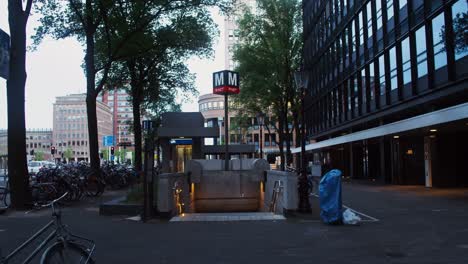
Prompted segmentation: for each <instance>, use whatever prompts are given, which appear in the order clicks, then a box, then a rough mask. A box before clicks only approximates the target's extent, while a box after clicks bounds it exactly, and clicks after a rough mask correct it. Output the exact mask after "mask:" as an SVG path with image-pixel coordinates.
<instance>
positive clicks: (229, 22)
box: [224, 0, 256, 70]
mask: <svg viewBox="0 0 468 264" xmlns="http://www.w3.org/2000/svg"><path fill="white" fill-rule="evenodd" d="M245 8H250V10H251V11H252V12H255V9H256V1H255V0H239V1H236V7H235V8H234V9H233V10H232V11H231V12H230V13H229V15H227V16H226V17H225V18H224V54H225V57H224V69H226V70H234V68H235V67H236V62H235V61H234V59H233V54H234V46H235V45H236V44H237V43H239V35H238V33H237V29H238V28H239V26H238V21H239V19H241V18H242V14H243V12H244V9H245Z"/></svg>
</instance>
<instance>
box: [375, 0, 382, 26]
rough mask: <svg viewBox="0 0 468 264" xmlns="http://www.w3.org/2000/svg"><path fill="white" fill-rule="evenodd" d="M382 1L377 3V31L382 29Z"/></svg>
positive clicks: (377, 0)
mask: <svg viewBox="0 0 468 264" xmlns="http://www.w3.org/2000/svg"><path fill="white" fill-rule="evenodd" d="M380 1H381V0H376V1H375V10H376V11H377V12H376V18H377V30H379V29H380V28H381V27H382V3H381V2H380Z"/></svg>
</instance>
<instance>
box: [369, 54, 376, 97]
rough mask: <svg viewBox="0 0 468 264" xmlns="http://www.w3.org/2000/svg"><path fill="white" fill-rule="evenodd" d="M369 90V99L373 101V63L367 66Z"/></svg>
mask: <svg viewBox="0 0 468 264" xmlns="http://www.w3.org/2000/svg"><path fill="white" fill-rule="evenodd" d="M369 88H370V99H371V100H374V96H375V76H374V63H371V64H369Z"/></svg>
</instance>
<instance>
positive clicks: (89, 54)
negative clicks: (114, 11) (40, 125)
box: [85, 16, 100, 177]
mask: <svg viewBox="0 0 468 264" xmlns="http://www.w3.org/2000/svg"><path fill="white" fill-rule="evenodd" d="M87 21H88V22H91V21H92V18H91V17H89V16H88V17H87ZM90 25H91V24H90ZM94 63H95V61H94V33H93V32H92V31H91V30H90V29H88V30H87V32H86V56H85V67H86V112H87V117H88V137H89V158H90V162H91V169H92V170H93V171H94V173H95V175H96V177H99V176H100V162H99V141H98V125H97V114H96V96H97V94H96V90H95V85H96V73H95V65H94Z"/></svg>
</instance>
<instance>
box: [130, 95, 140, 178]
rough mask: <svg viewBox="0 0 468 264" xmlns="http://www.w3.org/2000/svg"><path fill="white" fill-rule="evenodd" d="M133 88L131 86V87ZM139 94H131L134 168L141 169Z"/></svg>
mask: <svg viewBox="0 0 468 264" xmlns="http://www.w3.org/2000/svg"><path fill="white" fill-rule="evenodd" d="M132 89H133V88H132ZM138 99H139V96H132V104H133V133H134V135H135V169H136V170H137V171H139V172H140V171H141V170H142V158H141V153H142V138H141V120H140V119H141V116H140V104H141V102H140V100H138Z"/></svg>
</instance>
